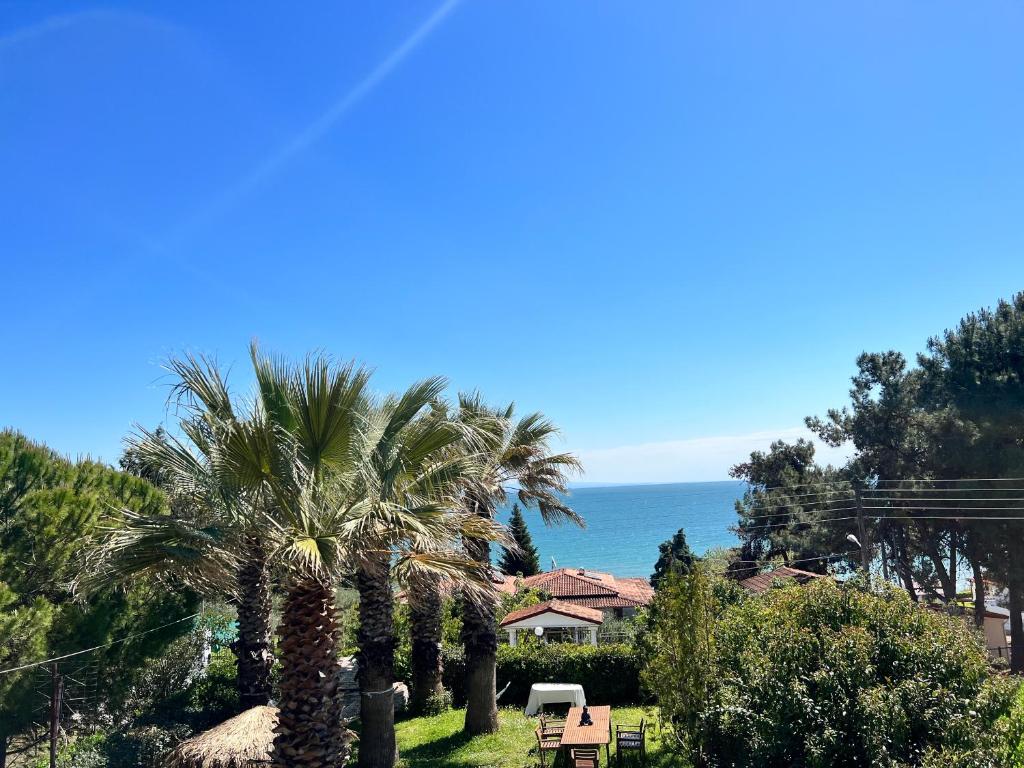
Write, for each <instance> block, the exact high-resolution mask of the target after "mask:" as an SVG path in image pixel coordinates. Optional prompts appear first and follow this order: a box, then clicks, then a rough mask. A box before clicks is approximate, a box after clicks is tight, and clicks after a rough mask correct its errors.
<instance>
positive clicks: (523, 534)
mask: <svg viewBox="0 0 1024 768" xmlns="http://www.w3.org/2000/svg"><path fill="white" fill-rule="evenodd" d="M508 530H509V533H510V534H511V535H512V540H513V541H515V543H516V544H517V545H518V547H519V551H518V552H513V551H511V550H508V549H505V548H504V547H503V548H502V555H501V562H499V563H498V567H499V568H500V569H501V572H502V573H507V574H508V575H509V576H516V575H518V574H522V575H523V576H533V575H534V574H537V573H540V558H539V557H538V555H537V548H536V547H535V546H534V545H533V539H532V538H531V537H530V530H529V529H528V528H527V527H526V520H525V519H524V518H523V513H522V511H521V510H520V509H519V505H518V504H513V505H512V516H511V517H510V518H509V521H508Z"/></svg>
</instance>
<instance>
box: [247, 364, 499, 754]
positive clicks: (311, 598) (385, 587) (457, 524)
mask: <svg viewBox="0 0 1024 768" xmlns="http://www.w3.org/2000/svg"><path fill="white" fill-rule="evenodd" d="M253 362H254V365H255V369H256V378H257V382H258V391H259V399H258V403H257V409H256V411H257V416H256V418H254V419H253V421H252V423H253V424H254V425H257V426H259V427H260V428H258V429H256V430H253V431H251V432H250V433H249V434H248V435H245V434H240V436H239V438H240V439H239V441H238V446H237V447H238V451H237V453H236V455H237V457H238V458H239V459H240V461H236V463H235V466H237V467H239V468H240V469H242V472H241V474H243V475H244V474H246V473H247V472H248V473H249V474H250V482H257V483H258V484H262V485H264V486H265V487H267V488H268V489H270V490H271V493H272V495H273V499H272V502H271V503H270V504H269V505H268V509H269V510H270V515H269V517H270V519H271V521H272V522H273V524H274V527H275V528H276V530H277V532H278V535H279V537H280V540H281V545H280V546H279V549H280V551H281V552H282V553H285V554H286V555H287V557H286V558H285V562H286V563H287V564H290V565H291V566H292V567H293V570H294V576H293V579H292V585H291V586H290V588H289V590H288V595H287V597H286V606H292V608H291V609H289V608H288V607H286V610H285V621H284V622H283V623H282V627H281V629H280V631H279V634H280V637H281V643H280V650H281V662H282V671H281V714H280V716H279V723H280V724H279V729H278V733H277V737H276V739H275V747H274V749H275V755H276V756H275V758H274V759H275V761H276V762H275V764H280V765H282V766H283V765H284V764H285V762H287V761H292V763H293V764H299V763H295V762H294V761H295V760H296V759H299V758H301V756H302V755H304V754H306V753H308V752H310V751H311V750H314V743H315V742H316V740H318V739H319V740H320V741H327V742H329V741H330V739H333V738H334V734H332V733H329V732H328V731H329V729H330V727H331V718H333V717H335V715H334V711H335V704H334V702H333V699H332V697H333V696H334V694H335V683H334V677H335V676H336V669H335V672H334V673H329V672H328V670H330V669H333V668H335V667H336V658H337V657H336V650H335V644H336V638H335V634H334V624H333V603H332V602H331V597H332V594H331V591H330V589H329V586H330V583H331V580H332V579H334V578H337V576H338V575H339V574H340V572H341V570H342V569H343V568H345V567H350V566H354V567H355V571H356V584H357V587H358V589H359V593H360V630H359V656H360V664H359V681H360V689H361V715H360V720H361V723H362V729H361V734H360V750H359V762H360V765H362V766H384V767H385V768H390V766H392V765H394V762H395V760H396V757H397V749H396V746H395V733H394V704H393V700H392V686H393V683H394V626H393V614H392V611H393V597H392V592H391V581H392V577H397V578H401V579H415V578H417V577H425V576H426V575H427V574H430V575H433V576H435V577H437V578H442V579H451V580H458V581H460V582H461V583H466V584H468V585H469V586H470V587H472V588H473V589H475V590H477V591H480V590H481V589H482V588H483V587H481V585H482V584H487V586H489V583H488V582H487V579H486V578H485V576H484V575H483V574H482V573H481V569H480V567H479V564H478V563H477V562H474V561H472V560H470V559H469V558H467V557H466V555H465V553H462V552H457V551H455V550H454V543H455V542H456V541H457V540H458V538H459V537H460V535H461V534H462V533H463V532H469V533H471V534H472V535H473V536H476V537H479V538H481V539H482V540H485V541H489V540H494V539H497V538H500V528H498V527H496V526H493V525H481V524H480V522H479V521H478V520H471V519H470V518H469V517H468V516H467V515H465V514H461V513H460V514H454V513H453V512H452V501H451V498H450V494H451V492H452V489H454V488H457V487H460V486H461V483H462V481H463V478H464V477H465V475H466V473H467V468H468V467H469V466H470V463H469V461H468V460H467V457H466V456H465V454H464V452H458V451H454V450H453V446H454V445H455V444H456V443H457V442H458V441H459V440H460V439H461V435H462V431H461V430H460V428H459V425H457V424H454V423H453V422H451V421H450V420H448V419H447V418H445V417H444V414H443V409H440V408H434V407H433V405H434V403H435V401H436V399H437V398H438V396H439V395H440V392H441V390H442V389H443V387H444V381H443V380H440V379H430V380H427V381H424V382H421V383H419V384H416V385H414V386H412V387H410V388H409V389H408V390H407V391H406V392H405V393H404V394H403V395H402V396H401V397H397V398H396V397H388V398H385V399H383V400H381V401H375V400H373V399H372V398H370V397H369V396H368V395H367V394H366V384H367V381H368V375H367V374H366V373H365V371H364V370H363V369H356V368H353V367H352V366H341V367H339V366H335V365H333V364H331V363H330V362H329V361H328V360H326V359H325V358H322V357H313V358H309V359H307V360H306V363H305V365H304V366H301V367H300V368H290V367H289V366H287V365H285V364H283V363H281V362H276V361H274V360H271V359H268V358H265V357H263V356H261V355H260V354H259V352H258V351H257V350H256V349H255V348H254V349H253ZM423 542H430V543H431V546H430V547H429V548H425V547H420V548H419V549H418V550H417V551H412V549H411V547H412V545H413V544H414V543H423ZM445 542H452V546H448V547H445V546H444V544H445ZM395 558H397V561H396V562H395V565H394V566H392V562H393V560H395ZM325 616H326V617H328V619H329V620H327V621H325V619H324V617H325ZM325 633H326V634H327V635H328V637H326V638H324V637H323V634H325ZM318 654H319V655H318ZM314 673H315V674H314ZM317 675H319V677H318V678H317V677H316V676H317ZM314 678H316V679H314ZM328 680H329V681H330V682H325V681H328ZM318 681H319V682H318ZM311 690H312V691H314V692H315V693H314V694H313V695H314V701H311V700H310V693H309V691H311ZM316 702H319V704H316ZM317 707H319V711H314V710H317ZM301 764H302V765H306V764H310V765H312V763H301Z"/></svg>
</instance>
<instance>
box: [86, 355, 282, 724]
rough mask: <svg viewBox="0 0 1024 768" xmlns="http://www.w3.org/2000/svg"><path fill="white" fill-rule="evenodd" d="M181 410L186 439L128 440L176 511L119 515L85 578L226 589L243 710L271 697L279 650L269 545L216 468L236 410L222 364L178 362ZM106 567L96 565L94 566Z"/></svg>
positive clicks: (161, 435)
mask: <svg viewBox="0 0 1024 768" xmlns="http://www.w3.org/2000/svg"><path fill="white" fill-rule="evenodd" d="M169 368H170V370H171V371H172V372H173V373H174V374H175V375H176V377H177V379H178V381H177V383H176V385H175V387H174V395H172V397H176V400H177V405H178V406H179V408H180V409H181V410H180V411H179V412H181V413H182V416H181V420H180V425H179V426H180V429H181V432H182V433H183V436H184V437H183V439H179V438H176V437H174V436H172V435H170V434H168V433H166V432H164V431H163V430H158V431H156V432H150V431H147V430H145V429H142V428H139V429H138V431H137V433H136V434H134V435H132V436H130V437H129V438H128V440H127V444H128V453H130V454H131V456H132V458H133V463H134V464H135V465H136V466H137V467H138V468H139V469H140V470H142V471H144V472H145V474H146V475H147V476H148V477H150V478H151V479H153V480H154V481H155V482H156V483H157V485H158V486H159V487H160V488H161V489H162V490H163V491H164V493H165V494H166V496H167V498H168V502H169V505H170V509H171V514H169V515H155V516H143V515H139V514H136V513H132V512H129V511H121V512H117V513H115V518H116V519H115V520H113V521H112V522H113V524H112V525H109V526H108V527H107V530H106V532H105V535H104V536H103V537H102V540H101V541H100V542H99V544H98V547H97V549H96V551H95V552H94V553H93V556H92V558H91V563H92V564H93V567H91V568H89V569H88V572H87V575H86V577H85V578H84V579H83V582H82V583H83V584H84V585H88V584H90V583H102V582H104V581H106V580H109V579H111V578H114V579H119V580H130V579H132V578H134V577H136V576H138V575H140V574H144V573H145V574H150V575H153V576H156V577H158V578H162V579H164V578H168V579H171V580H173V581H184V582H185V583H187V584H189V585H190V586H192V587H193V588H196V589H198V590H200V591H204V592H207V593H209V592H212V593H215V594H225V593H226V594H228V595H229V596H230V597H231V598H232V599H233V601H234V602H235V605H236V608H237V618H238V637H237V639H236V641H235V642H234V643H233V644H232V650H233V652H234V653H235V655H236V658H237V664H238V676H237V683H238V692H239V700H240V702H241V704H242V706H243V707H246V708H248V707H253V706H257V705H260V704H266V703H267V702H268V701H269V699H270V689H271V668H272V666H273V660H274V659H273V650H272V646H271V639H270V603H271V601H270V580H269V568H268V562H267V554H268V553H267V549H266V546H265V543H264V540H263V536H262V535H261V531H260V528H259V527H258V525H254V524H253V520H254V517H255V515H254V513H253V510H252V509H251V505H252V504H253V503H254V497H253V496H252V495H251V494H248V493H245V492H240V491H239V490H238V488H237V483H235V482H234V481H233V479H230V478H225V477H224V476H222V474H221V473H220V472H219V471H218V468H217V467H216V466H215V463H214V460H215V457H216V455H217V452H218V450H219V445H218V443H219V441H220V440H221V438H222V437H223V435H224V434H225V430H226V429H227V428H228V426H226V425H229V424H230V423H231V422H232V421H233V420H234V419H235V414H234V410H233V406H232V402H231V397H230V395H229V392H228V388H227V384H226V381H225V379H224V377H223V376H222V375H221V373H220V371H219V370H218V368H217V366H216V364H215V363H213V362H212V361H210V360H207V359H205V358H196V357H193V356H186V357H184V358H182V359H179V360H171V361H170V363H169ZM97 565H98V567H96V566H97Z"/></svg>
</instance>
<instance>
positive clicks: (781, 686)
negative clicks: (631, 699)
mask: <svg viewBox="0 0 1024 768" xmlns="http://www.w3.org/2000/svg"><path fill="white" fill-rule="evenodd" d="M688 592H689V593H690V594H691V595H693V598H692V599H694V600H696V601H698V602H701V603H704V604H707V602H708V601H709V595H710V594H711V591H710V590H709V589H708V588H707V586H704V587H702V589H701V590H697V587H696V586H693V585H691V586H690V587H689V588H688ZM695 592H696V594H694V593H695ZM670 594H671V593H670ZM686 595H687V590H686V589H683V590H681V591H680V592H679V594H678V597H679V599H680V600H682V599H685V597H686ZM674 610H676V611H678V613H677V617H676V618H677V619H678V620H676V621H666V622H664V623H662V624H660V625H658V626H657V627H656V631H655V633H654V642H655V644H656V647H658V648H661V647H664V646H667V647H669V648H670V649H673V650H671V651H668V652H666V655H668V656H670V658H673V659H675V656H674V655H673V654H675V653H686V652H689V651H691V650H692V649H693V648H694V647H695V645H696V647H698V648H699V649H700V650H699V651H698V653H699V655H698V659H699V661H698V663H697V664H694V665H693V666H696V667H699V668H700V669H699V670H692V669H687V664H686V663H685V661H684V660H683V659H681V658H678V659H676V660H675V663H671V664H670V663H664V660H656V662H655V664H654V665H653V666H648V669H647V678H646V679H648V680H652V679H654V682H655V684H656V685H657V693H658V695H659V698H661V697H664V700H663V701H662V705H663V706H665V705H666V704H667V705H668V706H667V711H666V717H667V719H668V720H669V721H670V722H672V723H673V725H674V726H676V727H678V726H680V725H684V726H685V727H687V728H688V727H689V726H686V725H685V724H684V723H681V722H680V720H679V718H687V717H694V715H695V717H694V721H693V722H694V723H695V728H696V730H697V732H699V734H700V744H699V746H698V748H696V749H694V743H693V742H690V744H689V745H688V746H690V747H691V750H692V752H691V754H693V755H694V757H696V758H697V759H698V760H703V761H704V762H705V763H706V764H708V765H712V766H717V765H721V766H732V767H733V768H745V767H749V768H755V767H756V768H762V767H763V768H768V767H769V766H776V765H787V766H794V767H795V768H801V767H802V766H806V767H807V768H818V767H821V768H824V766H836V767H837V768H841V767H842V766H867V765H871V766H883V767H884V766H892V767H893V768H896V767H897V766H900V767H902V766H922V765H939V764H942V765H945V764H957V765H978V766H981V765H991V766H997V765H1003V764H1004V763H1005V750H1006V744H1007V727H1008V726H1007V725H1006V723H1007V720H1006V718H1005V715H1006V714H1007V712H1008V711H1009V708H1010V703H1011V696H1012V692H1013V689H1014V687H1015V683H1012V682H1010V681H1007V680H1005V679H1003V678H999V677H994V676H993V675H992V674H991V672H990V670H989V664H988V659H987V656H986V653H985V650H984V646H983V644H982V643H981V641H980V639H979V637H978V636H977V635H976V634H975V632H974V631H973V629H972V628H971V627H969V626H968V624H967V623H966V622H965V621H964V620H963V619H962V618H960V617H953V616H947V615H945V614H941V613H936V612H932V611H928V610H925V609H922V608H921V607H919V606H917V605H915V604H914V603H912V602H911V601H910V600H909V598H908V597H907V596H906V595H905V594H903V593H902V592H897V591H895V590H892V591H887V592H885V593H883V594H875V593H869V592H866V591H865V590H863V589H862V588H861V587H860V585H859V584H846V585H841V586H837V585H836V584H835V583H834V582H832V581H831V580H824V579H823V580H820V581H818V582H815V583H813V584H810V585H807V586H803V587H789V588H782V589H776V590H770V591H769V592H768V593H766V594H764V595H762V596H759V597H757V598H752V599H748V600H744V601H742V602H741V603H738V604H736V605H733V606H731V607H729V608H726V609H725V611H724V612H723V613H722V615H721V617H720V618H718V619H717V620H715V621H713V622H712V629H713V632H712V635H711V637H710V639H709V640H707V641H706V642H707V645H706V646H705V645H703V644H704V643H705V641H704V640H699V641H695V640H693V639H692V638H691V635H693V634H694V630H693V629H692V628H691V627H690V626H689V625H687V624H682V623H680V620H683V619H685V618H686V615H687V614H689V615H691V616H700V615H702V614H703V611H702V610H698V608H694V607H689V608H686V607H683V606H679V607H677V608H675V609H674ZM673 676H674V678H673ZM674 689H682V690H685V691H688V692H692V693H694V694H696V693H700V696H703V697H704V701H705V702H706V703H704V704H703V705H701V704H700V696H697V695H693V696H691V697H690V698H689V699H688V701H687V702H686V703H685V705H684V706H681V707H676V706H675V705H673V704H672V702H673V701H674V700H675V699H674V698H673V696H674V694H673V690H674ZM702 689H703V692H702V693H701V690H702ZM947 758H948V760H949V762H948V763H945V762H942V761H943V760H946V759H947ZM972 761H973V762H972Z"/></svg>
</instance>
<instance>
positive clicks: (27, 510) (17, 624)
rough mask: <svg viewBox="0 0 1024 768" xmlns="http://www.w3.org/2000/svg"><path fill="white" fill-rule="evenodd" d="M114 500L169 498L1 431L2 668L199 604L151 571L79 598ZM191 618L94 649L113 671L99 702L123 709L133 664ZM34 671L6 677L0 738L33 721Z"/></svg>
mask: <svg viewBox="0 0 1024 768" xmlns="http://www.w3.org/2000/svg"><path fill="white" fill-rule="evenodd" d="M113 508H128V509H131V510H134V511H136V512H139V513H143V514H158V513H160V512H161V511H163V510H165V503H164V499H163V496H162V494H161V493H160V492H159V491H157V490H156V489H154V488H153V487H152V486H151V485H150V484H149V483H147V482H146V481H144V480H142V479H140V478H137V477H133V476H131V475H128V474H126V473H123V472H118V471H116V470H113V469H111V468H110V467H107V466H104V465H102V464H98V463H96V462H91V461H80V462H77V463H71V462H69V461H67V460H65V459H63V458H61V457H60V456H58V455H57V454H55V453H54V452H53V451H50V450H49V449H48V448H46V447H45V446H42V445H38V444H35V443H32V442H30V441H29V440H27V439H26V438H25V437H23V436H21V435H19V434H17V433H15V432H11V431H4V432H0V553H2V554H0V638H2V639H0V668H6V667H14V666H20V665H23V664H29V663H32V662H35V661H39V660H42V659H44V658H49V657H53V656H59V655H62V654H66V653H71V652H74V651H77V650H80V649H82V648H88V647H91V646H97V645H103V644H104V643H107V642H109V641H110V640H112V639H115V638H117V637H123V636H126V635H129V634H134V633H140V632H148V631H149V630H156V629H157V628H158V627H162V626H163V625H165V624H168V623H170V622H173V621H175V620H177V619H180V618H183V617H185V616H187V615H188V614H189V613H192V612H193V611H194V610H195V608H196V607H197V600H196V598H195V595H194V594H192V593H191V592H189V591H187V590H181V591H177V592H174V593H170V592H167V591H166V590H157V589H155V584H153V583H152V582H150V581H147V580H145V579H140V580H138V581H137V582H136V583H135V584H133V585H132V586H131V588H129V589H127V590H123V591H117V590H113V589H109V588H108V589H104V590H99V591H97V592H96V593H95V594H92V595H91V596H90V597H89V598H88V600H82V599H76V597H75V595H74V594H73V592H72V585H73V584H74V581H75V579H76V577H77V576H78V575H79V571H80V569H81V566H82V561H83V556H84V553H85V549H86V545H87V543H88V541H89V538H90V536H91V535H92V534H93V533H94V532H95V531H96V530H97V526H98V525H99V524H100V522H101V520H102V518H103V516H104V515H105V514H106V513H107V512H108V511H109V510H110V509H113ZM188 628H189V626H188V623H187V622H183V623H181V624H176V625H174V626H170V627H167V628H164V629H160V630H159V631H152V632H148V633H147V634H146V635H144V636H143V637H140V638H138V639H136V640H133V641H131V642H128V643H119V644H117V645H114V646H111V647H109V648H105V649H103V650H100V651H97V652H95V653H94V654H93V655H92V656H91V658H93V659H96V660H97V661H99V662H100V666H101V669H103V670H104V671H105V674H104V679H102V680H101V681H100V686H99V690H100V697H99V701H97V702H95V703H94V705H93V709H95V710H102V711H104V712H105V713H106V714H107V715H108V716H109V717H112V718H114V719H115V720H116V719H123V718H124V717H125V716H126V713H125V710H124V702H125V700H126V699H128V698H129V697H130V680H131V674H130V673H131V672H132V671H133V670H135V669H137V668H139V667H140V666H141V665H142V664H143V663H144V662H145V660H146V659H147V658H150V657H152V656H154V655H156V654H158V653H159V652H160V650H161V649H162V648H163V647H164V646H165V645H166V644H167V643H168V642H169V641H171V640H173V639H174V638H175V637H176V636H178V635H180V634H181V633H182V632H184V631H187V630H188ZM32 675H33V672H32V670H26V671H25V672H23V673H14V674H10V675H5V676H3V678H2V679H0V747H2V745H3V743H5V741H6V739H7V738H9V737H10V736H12V735H14V734H17V733H19V732H22V731H24V730H25V729H26V728H27V726H28V725H29V723H30V722H31V719H32V709H34V708H35V707H37V706H38V705H39V703H40V701H39V699H38V696H37V695H35V694H34V693H33V691H32V689H31V680H32Z"/></svg>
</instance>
